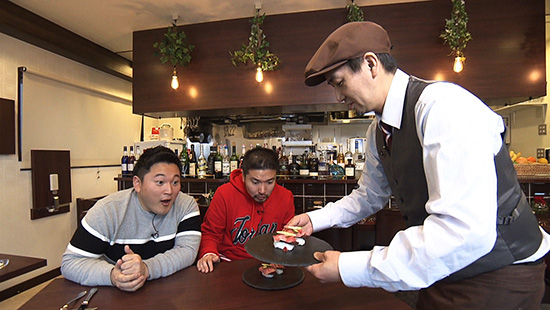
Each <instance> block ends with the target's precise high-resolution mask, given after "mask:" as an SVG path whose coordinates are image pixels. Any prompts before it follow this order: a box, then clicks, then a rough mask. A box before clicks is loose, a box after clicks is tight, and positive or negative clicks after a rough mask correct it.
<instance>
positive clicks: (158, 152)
mask: <svg viewBox="0 0 550 310" xmlns="http://www.w3.org/2000/svg"><path fill="white" fill-rule="evenodd" d="M157 163H167V164H174V165H176V166H178V169H179V171H180V174H181V162H180V159H179V158H178V156H176V154H175V153H174V151H172V150H171V149H169V148H167V147H164V146H162V145H158V146H155V147H153V148H148V149H146V150H145V151H144V152H143V154H141V156H140V157H139V159H138V161H137V163H136V164H135V166H134V172H133V175H136V176H137V177H138V178H139V179H140V180H143V177H144V176H145V175H146V174H147V173H148V172H149V171H151V167H152V166H153V165H154V164H157Z"/></svg>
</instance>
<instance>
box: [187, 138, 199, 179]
mask: <svg viewBox="0 0 550 310" xmlns="http://www.w3.org/2000/svg"><path fill="white" fill-rule="evenodd" d="M189 177H191V178H195V177H197V154H196V153H195V146H194V145H193V144H191V150H190V151H189Z"/></svg>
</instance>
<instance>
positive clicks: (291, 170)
mask: <svg viewBox="0 0 550 310" xmlns="http://www.w3.org/2000/svg"><path fill="white" fill-rule="evenodd" d="M288 157H289V158H290V160H291V163H290V165H288V174H289V175H290V178H292V179H296V178H298V176H299V175H300V165H298V163H296V156H293V155H292V149H291V150H290V154H289V155H288Z"/></svg>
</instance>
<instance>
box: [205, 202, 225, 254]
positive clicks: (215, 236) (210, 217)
mask: <svg viewBox="0 0 550 310" xmlns="http://www.w3.org/2000/svg"><path fill="white" fill-rule="evenodd" d="M226 218H227V215H226V207H225V200H224V198H223V195H222V193H220V192H219V191H218V192H216V193H215V194H214V197H213V198H212V201H211V202H210V206H208V210H207V211H206V214H205V215H204V222H203V223H202V225H201V232H202V238H201V245H200V248H199V257H198V258H199V259H200V258H201V257H202V256H203V255H204V254H206V253H216V254H217V255H218V256H219V255H220V254H219V253H218V244H220V242H221V239H222V238H223V235H224V233H225V220H226Z"/></svg>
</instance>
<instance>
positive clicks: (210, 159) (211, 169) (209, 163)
mask: <svg viewBox="0 0 550 310" xmlns="http://www.w3.org/2000/svg"><path fill="white" fill-rule="evenodd" d="M217 156H218V153H217V149H216V147H215V146H211V147H210V155H208V160H207V161H206V163H207V167H208V169H207V170H206V172H207V174H208V175H211V176H214V160H215V159H216V157H217Z"/></svg>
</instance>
